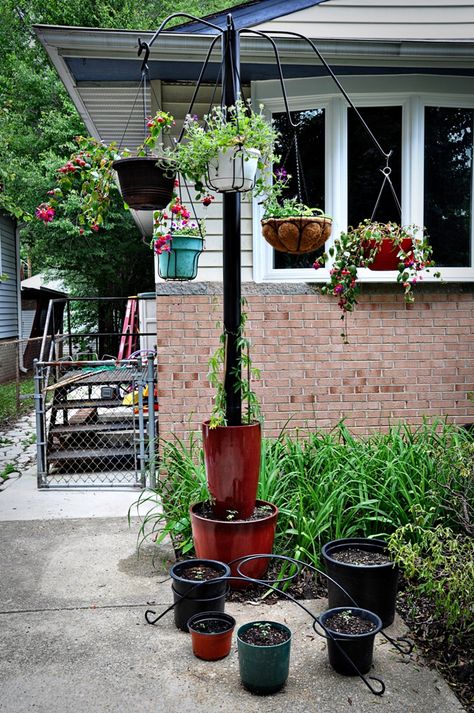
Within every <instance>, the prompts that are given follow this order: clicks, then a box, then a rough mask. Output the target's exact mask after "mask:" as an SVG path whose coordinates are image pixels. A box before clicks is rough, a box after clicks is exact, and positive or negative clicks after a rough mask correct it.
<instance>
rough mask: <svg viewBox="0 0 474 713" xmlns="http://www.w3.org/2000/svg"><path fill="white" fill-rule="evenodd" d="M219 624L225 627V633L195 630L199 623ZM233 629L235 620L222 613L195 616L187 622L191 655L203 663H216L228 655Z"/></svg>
mask: <svg viewBox="0 0 474 713" xmlns="http://www.w3.org/2000/svg"><path fill="white" fill-rule="evenodd" d="M207 622H209V623H211V624H212V623H215V622H217V623H219V624H222V625H223V627H224V626H225V627H227V628H226V630H225V631H219V632H217V633H215V632H201V631H199V630H198V628H196V625H198V624H200V623H207ZM234 628H235V619H234V617H232V616H230V614H225V613H224V612H206V613H204V614H195V615H194V616H192V617H191V618H190V619H189V621H188V629H189V631H190V632H191V641H192V647H193V654H194V655H195V656H197V658H198V659H204V661H218V660H219V659H223V658H225V657H226V656H228V655H229V654H230V649H231V647H232V633H233V631H234Z"/></svg>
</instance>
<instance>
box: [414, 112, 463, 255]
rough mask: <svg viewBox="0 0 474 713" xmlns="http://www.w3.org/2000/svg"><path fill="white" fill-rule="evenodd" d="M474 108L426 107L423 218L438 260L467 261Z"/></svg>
mask: <svg viewBox="0 0 474 713" xmlns="http://www.w3.org/2000/svg"><path fill="white" fill-rule="evenodd" d="M473 118H474V110H472V109H456V108H445V107H426V109H425V193H424V199H425V202H424V221H425V227H426V229H427V233H428V235H429V240H430V243H431V245H432V246H433V257H434V259H435V261H436V263H437V265H440V266H445V267H462V266H468V265H470V264H471V225H472V223H471V221H472V137H473V134H472V129H473Z"/></svg>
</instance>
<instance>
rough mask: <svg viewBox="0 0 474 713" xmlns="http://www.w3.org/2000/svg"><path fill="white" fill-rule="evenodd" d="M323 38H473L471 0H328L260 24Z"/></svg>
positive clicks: (416, 39) (420, 39) (267, 28)
mask: <svg viewBox="0 0 474 713" xmlns="http://www.w3.org/2000/svg"><path fill="white" fill-rule="evenodd" d="M254 29H256V30H265V31H268V32H270V31H271V30H287V31H291V32H300V33H302V34H304V35H306V36H307V37H314V38H319V39H357V40H413V41H422V40H436V41H439V42H440V41H443V40H458V41H460V40H472V39H474V3H473V2H472V0H454V1H453V2H447V1H446V0H412V1H411V2H410V0H386V2H381V1H380V0H327V2H324V3H322V4H321V5H315V6H314V7H310V8H307V9H305V10H300V11H299V12H293V13H291V14H289V15H284V16H283V17H278V18H276V19H275V20H271V21H269V22H264V23H262V24H260V25H256V26H255V28H254Z"/></svg>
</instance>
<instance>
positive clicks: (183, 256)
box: [158, 234, 204, 280]
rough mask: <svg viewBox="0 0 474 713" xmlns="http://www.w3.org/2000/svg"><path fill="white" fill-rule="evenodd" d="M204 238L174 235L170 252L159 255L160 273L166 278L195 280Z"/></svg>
mask: <svg viewBox="0 0 474 713" xmlns="http://www.w3.org/2000/svg"><path fill="white" fill-rule="evenodd" d="M203 243H204V240H203V238H201V237H197V236H192V235H176V234H174V235H173V239H172V242H171V250H170V252H166V251H163V252H162V253H161V255H159V256H158V273H159V275H160V277H162V278H163V279H164V280H194V278H195V277H196V275H197V269H198V261H199V256H200V254H201V253H202V249H203Z"/></svg>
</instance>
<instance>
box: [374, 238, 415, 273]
mask: <svg viewBox="0 0 474 713" xmlns="http://www.w3.org/2000/svg"><path fill="white" fill-rule="evenodd" d="M412 243H413V241H412V240H411V238H404V239H403V240H402V242H401V244H400V246H397V245H394V244H393V242H392V241H391V240H382V243H381V245H380V248H379V251H378V253H377V255H376V256H375V259H374V261H373V263H372V265H370V267H369V269H370V270H376V271H379V270H397V269H398V264H399V262H400V260H399V259H398V258H397V253H398V251H399V250H400V247H401V249H402V250H404V251H405V252H408V251H409V250H410V249H411V246H412ZM366 244H367V254H368V253H369V252H370V250H371V249H372V248H373V247H374V246H375V242H374V241H373V240H368V241H367V243H366Z"/></svg>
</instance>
